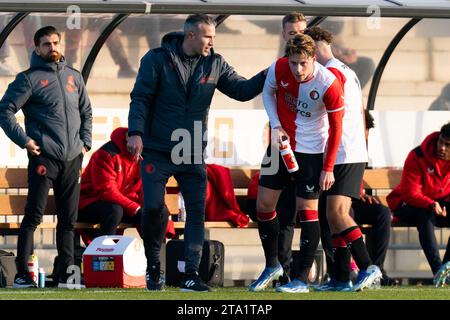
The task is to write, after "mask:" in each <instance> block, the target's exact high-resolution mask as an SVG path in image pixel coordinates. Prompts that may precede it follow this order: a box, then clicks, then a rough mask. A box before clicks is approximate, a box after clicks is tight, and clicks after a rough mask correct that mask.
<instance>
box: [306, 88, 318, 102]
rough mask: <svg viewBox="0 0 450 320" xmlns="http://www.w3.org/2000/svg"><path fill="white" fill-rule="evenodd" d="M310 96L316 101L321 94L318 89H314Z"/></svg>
mask: <svg viewBox="0 0 450 320" xmlns="http://www.w3.org/2000/svg"><path fill="white" fill-rule="evenodd" d="M309 97H310V98H311V99H313V100H314V101H315V100H317V99H319V97H320V95H319V92H318V91H317V90H313V91H311V92H310V93H309Z"/></svg>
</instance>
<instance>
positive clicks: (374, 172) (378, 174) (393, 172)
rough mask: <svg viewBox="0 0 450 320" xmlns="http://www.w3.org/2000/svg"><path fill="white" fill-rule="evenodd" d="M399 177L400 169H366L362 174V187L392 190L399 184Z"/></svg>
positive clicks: (400, 174)
mask: <svg viewBox="0 0 450 320" xmlns="http://www.w3.org/2000/svg"><path fill="white" fill-rule="evenodd" d="M401 177H402V170H401V169H368V170H366V171H365V172H364V179H363V180H364V187H365V188H368V189H393V188H395V187H396V186H397V185H398V184H399V183H400V179H401Z"/></svg>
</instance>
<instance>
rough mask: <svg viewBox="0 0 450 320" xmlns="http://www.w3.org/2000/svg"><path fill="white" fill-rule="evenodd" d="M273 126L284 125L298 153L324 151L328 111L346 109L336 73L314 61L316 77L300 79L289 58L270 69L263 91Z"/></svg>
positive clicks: (265, 105)
mask: <svg viewBox="0 0 450 320" xmlns="http://www.w3.org/2000/svg"><path fill="white" fill-rule="evenodd" d="M263 101H264V107H265V109H266V111H267V114H268V116H269V120H270V125H271V127H272V128H275V127H278V126H281V127H283V129H284V130H285V131H286V133H287V134H288V135H289V138H290V142H291V146H292V148H293V149H294V150H295V151H296V152H301V153H309V154H317V153H323V152H324V150H325V145H326V142H327V138H328V127H329V126H328V120H327V112H336V111H339V110H342V109H343V108H344V106H343V102H342V89H341V86H340V83H339V82H338V80H337V79H336V77H335V76H334V74H333V73H332V72H330V71H329V70H328V69H326V68H325V67H323V66H322V65H320V64H319V63H317V62H315V63H314V72H313V76H312V78H310V79H309V80H307V81H304V82H301V83H299V82H297V81H296V80H295V78H294V76H293V74H292V72H291V70H290V68H289V62H288V59H287V58H286V57H283V58H280V59H278V60H277V61H275V62H274V63H273V64H272V65H271V66H270V68H269V72H268V74H267V78H266V82H265V84H264V90H263Z"/></svg>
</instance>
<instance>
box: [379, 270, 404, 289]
mask: <svg viewBox="0 0 450 320" xmlns="http://www.w3.org/2000/svg"><path fill="white" fill-rule="evenodd" d="M380 285H381V286H383V287H392V286H399V285H400V281H399V280H398V279H394V278H391V277H389V276H388V275H387V274H386V273H384V272H383V276H382V277H381V280H380Z"/></svg>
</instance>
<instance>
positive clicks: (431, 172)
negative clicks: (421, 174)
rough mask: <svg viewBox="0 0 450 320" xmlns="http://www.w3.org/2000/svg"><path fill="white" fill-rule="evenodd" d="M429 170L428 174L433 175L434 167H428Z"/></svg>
mask: <svg viewBox="0 0 450 320" xmlns="http://www.w3.org/2000/svg"><path fill="white" fill-rule="evenodd" d="M427 171H428V174H431V175H433V174H434V168H430V167H428V168H427Z"/></svg>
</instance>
